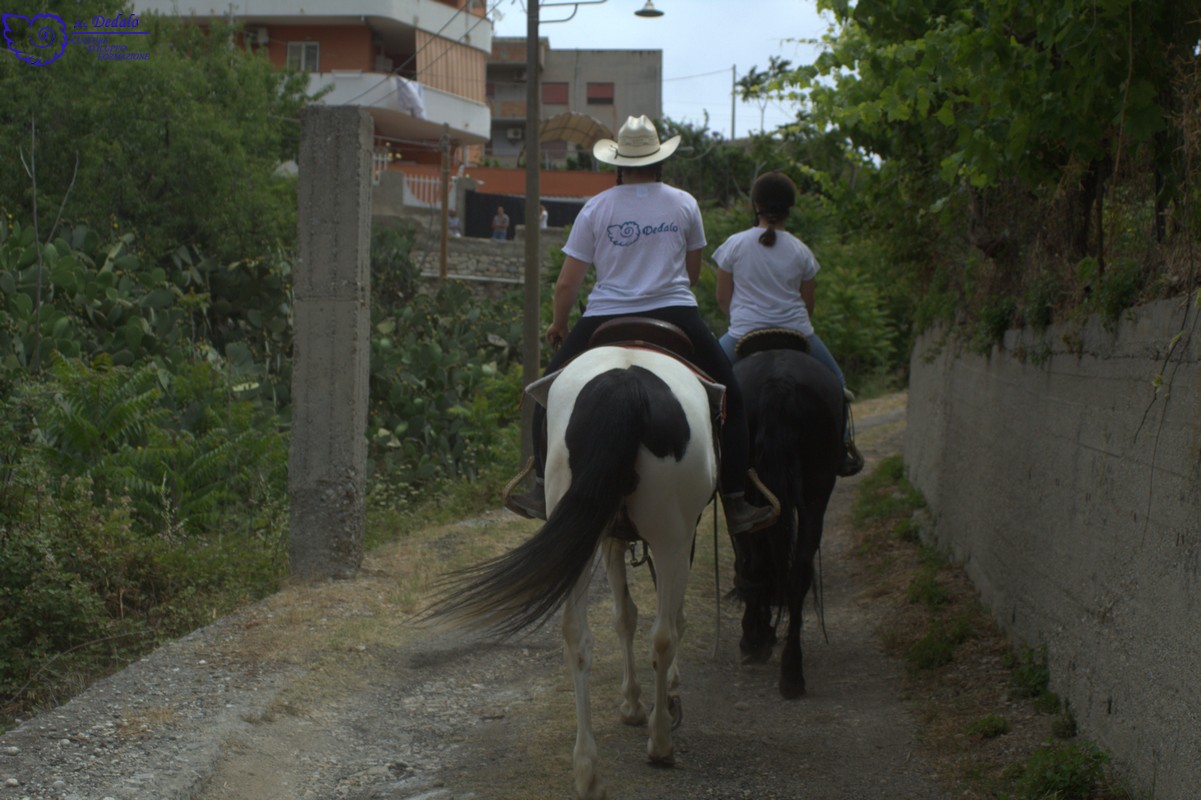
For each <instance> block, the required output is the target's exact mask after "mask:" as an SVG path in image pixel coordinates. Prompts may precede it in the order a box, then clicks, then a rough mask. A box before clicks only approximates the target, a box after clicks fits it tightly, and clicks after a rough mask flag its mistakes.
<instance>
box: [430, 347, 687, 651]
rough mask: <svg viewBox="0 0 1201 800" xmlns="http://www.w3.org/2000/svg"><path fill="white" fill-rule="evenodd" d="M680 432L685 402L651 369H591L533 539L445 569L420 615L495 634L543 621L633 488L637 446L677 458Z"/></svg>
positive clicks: (509, 633) (584, 567)
mask: <svg viewBox="0 0 1201 800" xmlns="http://www.w3.org/2000/svg"><path fill="white" fill-rule="evenodd" d="M664 393H665V394H664ZM673 404H674V408H672V405H673ZM681 424H682V426H683V430H682V433H683V438H682V440H681V438H680V434H681V428H680V426H681ZM687 432H688V425H687V420H686V419H685V417H684V413H683V408H682V407H681V406H680V404H679V401H678V400H676V398H675V396H674V395H672V394H671V391H670V389H668V388H667V385H666V384H665V383H663V381H662V380H660V379H659V378H658V377H656V376H655V375H654V374H652V373H650V372H648V371H647V370H644V369H641V368H640V367H632V368H630V369H612V370H609V371H607V372H604V373H601V374H599V375H597V376H596V377H594V378H593V379H592V380H591V381H589V382H588V384H587V385H585V386H584V388H583V389H582V390H581V391H580V393H579V395H578V396H577V397H576V401H575V407H574V408H573V409H572V412H571V418H570V420H569V421H568V425H567V435H566V445H567V451H568V462H569V464H570V467H571V486H570V487H569V488H568V490H567V493H566V494H565V495H564V496H563V497H562V498H561V499H560V500H559V503H558V504H557V505H556V506H555V508H554V510H553V511H552V512H551V514H550V517H549V519H547V521H546V523H545V524H544V525H543V526H542V528H541V529H539V530H538V532H537V533H536V534H534V536H533V537H532V538H531V539H529V540H527V541H526V542H525V543H523V544H521V545H520V546H518V547H517V548H515V549H514V550H511V551H510V552H508V553H506V554H504V555H502V556H499V557H497V558H494V559H492V560H490V561H486V562H484V563H482V564H479V565H477V566H475V567H470V568H468V569H465V570H462V571H460V572H457V573H453V574H452V575H450V576H449V577H448V580H447V581H446V582H445V583H444V587H443V588H444V593H443V598H444V599H443V600H441V601H439V602H438V603H436V604H435V605H434V606H433V607H432V608H431V609H430V610H429V611H428V612H426V614H425V615H423V616H424V618H425V619H426V621H431V620H436V619H438V618H447V619H450V620H453V621H455V622H458V623H461V624H463V625H465V626H467V627H470V628H474V629H477V630H483V631H485V632H487V633H489V634H492V635H496V636H499V637H502V638H506V637H509V636H513V635H515V634H517V633H519V632H521V631H523V630H525V629H526V628H529V627H531V626H540V625H542V624H543V623H545V622H546V620H547V619H548V618H549V617H550V615H551V614H553V613H554V612H555V611H556V610H557V609H558V608H559V606H560V605H562V604H563V602H564V600H566V598H567V595H568V593H569V592H570V591H571V589H572V587H573V586H575V584H576V582H577V581H578V580H579V579H580V577H581V576H582V575H583V574H584V571H585V570H587V569H588V567H589V566H590V564H591V563H592V558H593V555H594V554H595V553H596V549H597V547H598V545H599V544H600V541H601V537H602V536H603V535H604V533H605V531H606V529H607V528H608V527H609V524H610V523H611V522H612V521H613V518H614V517H615V516H616V515H617V513H618V511H619V510H620V509H621V505H622V502H623V500H624V498H625V496H626V495H628V494H630V493H632V492H633V491H634V490H635V488H637V486H638V474H637V472H636V471H635V460H636V459H637V457H638V450H639V446H640V445H646V446H647V447H648V448H649V449H650V450H651V451H652V452H654V453H655V454H656V455H660V456H662V455H664V454H666V452H673V453H674V454H675V455H676V457H677V459H679V458H681V457H682V456H683V450H684V447H685V446H686V445H687V440H688V436H687Z"/></svg>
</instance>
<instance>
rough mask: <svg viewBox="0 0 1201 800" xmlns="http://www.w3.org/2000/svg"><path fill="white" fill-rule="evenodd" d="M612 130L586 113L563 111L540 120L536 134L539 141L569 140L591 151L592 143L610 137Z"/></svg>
mask: <svg viewBox="0 0 1201 800" xmlns="http://www.w3.org/2000/svg"><path fill="white" fill-rule="evenodd" d="M612 138H613V132H612V131H610V130H609V129H608V128H606V127H605V126H604V124H603V123H601V122H600V121H598V120H597V119H595V118H594V117H590V116H588V115H587V114H580V113H578V112H575V111H564V112H563V113H562V114H556V115H555V116H553V117H551V118H550V119H547V120H543V121H542V127H541V129H540V133H539V135H538V141H540V142H558V141H564V142H571V143H573V144H577V145H579V146H580V147H582V148H584V149H586V150H587V151H588V152H592V145H594V144H596V143H597V142H598V141H599V140H601V139H612Z"/></svg>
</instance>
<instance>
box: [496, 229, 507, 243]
mask: <svg viewBox="0 0 1201 800" xmlns="http://www.w3.org/2000/svg"><path fill="white" fill-rule="evenodd" d="M508 234H509V232H508V231H506V230H495V231H492V238H493V239H496V240H497V241H500V242H503V241H505V240H506V239H508V238H509V235H508Z"/></svg>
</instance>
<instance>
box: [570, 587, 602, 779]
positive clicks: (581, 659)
mask: <svg viewBox="0 0 1201 800" xmlns="http://www.w3.org/2000/svg"><path fill="white" fill-rule="evenodd" d="M590 578H591V572H585V573H584V574H583V575H582V576H581V577H580V579H579V581H578V582H577V583H576V585H575V587H574V588H573V589H572V590H571V594H570V596H568V598H567V602H566V603H565V604H564V606H563V644H564V646H563V655H564V661H565V662H566V666H567V673H568V675H569V676H570V677H571V681H572V684H573V685H574V687H575V717H576V734H575V748H574V749H573V750H572V777H573V779H574V781H575V790H576V796H577V797H579V798H580V800H604V798H605V797H606V796H607V795H606V793H605V788H604V786H602V785H601V782H600V777H599V775H598V774H597V758H596V739H595V738H593V736H592V699H591V695H590V692H589V685H588V682H589V677H590V673H591V670H592V631H591V630H590V629H589V627H588V584H589V582H590Z"/></svg>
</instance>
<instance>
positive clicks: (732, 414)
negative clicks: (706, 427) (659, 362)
mask: <svg viewBox="0 0 1201 800" xmlns="http://www.w3.org/2000/svg"><path fill="white" fill-rule="evenodd" d="M628 316H631V315H630V314H613V315H611V316H596V317H581V318H580V321H579V322H577V323H576V324H575V327H574V328H572V329H571V331H570V332H569V333H568V334H567V338H566V339H564V340H563V344H562V346H560V347H559V351H558V352H557V353H555V355H554V357H553V358H551V360H550V364H548V365H547V367H546V371H547V372H554V371H555V370H557V369H559V368H560V367H562V366H563V365H564V364H566V363H567V362H568V360H570V359H571V358H573V357H575V356H577V355H579V354H580V353H582V352H584V351H585V350H586V349H588V340H589V339H591V338H592V333H593V332H594V331H595V330H596V329H597V328H598V327H600V325H601V323H603V322H607V321H608V320H611V319H617V318H618V317H628ZM637 316H640V317H651V318H653V319H658V320H663V321H664V322H670V323H672V324H673V325H676V326H677V327H679V328H681V329H683V331H684V332H685V333H686V334H688V338H689V339H691V340H692V347H693V350H694V353H693V357H692V361H693V362H694V363H695V364H696V365H697V366H698V367H700V368H701V369H702V370H704V371H705V372H707V373H709V376H710V377H711V378H713V380H715V381H717V382H718V383H720V384H723V385H724V386H725V387H726V422H725V425H724V426H722V430H721V476H720V481H721V491H722V492H723V493H725V494H729V493H732V492H741V491H743V489H745V488H746V471H747V468H748V467H749V466H750V462H749V459H750V447H749V446H748V443H747V435H748V434H747V427H746V412H745V410H744V409H743V406H742V390H741V389H739V388H738V381H737V380H736V379H735V378H734V367H733V366H732V365H731V364H730V360H729V359H728V358H726V354H725V353H724V352H722V349H721V345H719V344H718V343H717V339H716V338H715V337H714V336H713V332H712V331H710V330H709V327H708V326H707V325H705V321H704V320H703V319H701V314H700V311H698V310H697V308H696V306H670V307H668V308H657V309H655V310H653V311H640V312H638V314H637ZM545 422H546V409H544V408H543V407H542V406H541V405H536V406H534V420H533V428H534V430H535V431H541V430H542V426H543V425H544V424H545ZM534 454H535V457H536V459H537V461H536V463H537V470H538V475H539V476H541V475H543V474H544V467H545V465H546V452H545V451H544V449H543V441H542V436H541V435H540V434H535V435H534Z"/></svg>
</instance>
